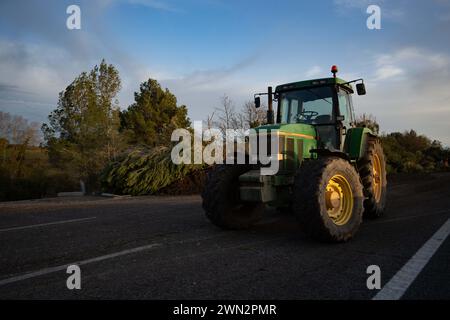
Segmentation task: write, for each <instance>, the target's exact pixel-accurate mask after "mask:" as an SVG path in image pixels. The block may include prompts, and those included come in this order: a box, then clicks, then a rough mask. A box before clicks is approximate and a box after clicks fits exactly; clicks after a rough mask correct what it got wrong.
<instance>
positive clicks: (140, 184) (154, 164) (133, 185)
mask: <svg viewBox="0 0 450 320" xmlns="http://www.w3.org/2000/svg"><path fill="white" fill-rule="evenodd" d="M170 154H171V148H170V147H169V146H159V147H154V148H151V149H148V148H140V149H135V150H132V151H131V152H129V153H128V155H127V156H125V157H124V158H123V159H122V160H120V161H118V162H115V163H113V164H111V165H110V166H109V167H108V168H107V169H106V170H105V172H104V174H103V184H104V186H105V187H106V189H107V190H109V191H111V192H114V193H122V194H131V195H146V194H154V193H156V192H158V191H159V190H161V189H162V188H164V187H166V186H168V185H170V184H171V183H173V182H174V181H177V180H179V179H182V178H183V177H185V176H187V175H188V174H190V173H192V172H194V171H196V170H199V169H201V168H202V166H201V165H185V164H182V165H175V164H174V163H173V162H172V160H171V157H170Z"/></svg>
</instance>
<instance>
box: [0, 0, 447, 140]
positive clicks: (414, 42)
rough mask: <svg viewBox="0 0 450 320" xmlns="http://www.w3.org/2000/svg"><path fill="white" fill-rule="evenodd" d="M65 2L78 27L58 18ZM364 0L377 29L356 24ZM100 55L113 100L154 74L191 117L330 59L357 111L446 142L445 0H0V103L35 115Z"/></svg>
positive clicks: (321, 68) (126, 100)
mask: <svg viewBox="0 0 450 320" xmlns="http://www.w3.org/2000/svg"><path fill="white" fill-rule="evenodd" d="M70 4H77V5H79V6H80V8H81V13H82V16H81V18H82V29H81V30H68V29H67V28H66V26H65V22H66V18H67V16H68V15H67V14H66V8H67V6H68V5H70ZM370 4H376V5H379V6H380V8H381V13H382V29H381V30H369V29H367V27H366V19H367V17H368V14H367V13H366V8H367V7H368V6H369V5H370ZM102 58H105V59H106V60H107V61H108V62H110V63H113V64H114V65H116V66H117V68H118V69H119V71H120V74H121V77H122V81H123V88H122V90H121V92H120V95H119V102H120V104H121V106H122V107H124V108H125V107H127V106H128V105H129V104H131V103H132V101H133V93H134V91H136V90H137V89H138V87H139V83H140V82H142V81H145V80H146V79H148V78H155V79H157V80H158V81H160V82H161V83H162V84H163V86H165V87H168V88H169V89H170V90H171V91H173V92H174V93H175V94H176V96H177V97H178V101H179V103H180V104H186V105H187V106H188V109H189V116H190V117H191V119H192V120H203V119H206V117H207V115H208V114H210V113H211V112H212V111H213V110H214V108H215V107H217V106H218V105H219V104H220V97H221V96H223V95H224V94H227V95H228V96H229V97H230V98H231V99H232V100H233V101H234V103H235V105H236V108H239V107H240V106H241V105H242V104H243V103H244V102H245V101H247V100H250V99H251V98H252V95H253V93H254V92H260V91H262V90H264V89H265V88H266V87H267V86H268V85H274V86H275V85H277V84H280V83H285V82H291V81H297V80H302V79H306V78H315V77H325V76H328V75H329V67H330V66H331V65H332V64H337V65H338V66H339V68H340V76H341V77H343V78H345V79H348V80H351V79H353V78H359V77H363V78H365V80H366V85H367V91H368V94H367V96H364V97H355V105H356V112H357V113H363V112H365V113H371V114H373V115H375V116H376V117H377V119H378V120H379V122H380V124H381V129H382V130H383V131H386V132H391V131H401V130H406V129H410V128H414V129H416V130H417V131H419V132H420V133H425V134H427V135H428V136H430V137H432V138H436V139H439V140H441V141H443V142H444V143H445V144H447V145H450V130H449V128H450V103H449V101H450V90H449V84H450V0H430V1H419V0H412V1H411V0H410V1H406V0H403V1H402V0H397V1H395V0H391V1H388V0H378V1H375V0H374V1H371V0H322V1H277V2H275V1H267V2H265V1H233V0H228V1H225V0H191V1H189V0H184V1H180V0H98V1H95V0H91V1H72V0H71V1H65V0H64V1H61V0H59V1H58V0H29V1H22V0H15V1H10V0H2V1H1V2H0V111H6V112H10V113H13V114H20V115H23V116H25V117H27V118H29V119H30V120H34V121H45V119H46V116H47V114H48V113H49V112H50V111H51V110H52V109H54V107H55V105H56V102H57V98H58V92H60V91H61V90H63V89H64V88H65V87H66V86H67V85H68V84H69V83H70V82H71V81H72V80H73V79H74V78H75V77H76V76H77V75H78V74H79V73H80V72H82V71H85V70H89V69H90V68H92V66H93V65H95V64H98V63H99V62H100V60H101V59H102Z"/></svg>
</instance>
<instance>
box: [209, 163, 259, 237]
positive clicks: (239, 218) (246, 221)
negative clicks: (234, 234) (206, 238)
mask: <svg viewBox="0 0 450 320" xmlns="http://www.w3.org/2000/svg"><path fill="white" fill-rule="evenodd" d="M250 169H251V166H249V165H217V166H216V167H215V168H214V169H213V170H212V171H211V172H210V173H209V175H208V179H207V182H206V184H205V188H204V190H203V192H202V198H203V209H204V210H205V213H206V216H207V217H208V219H209V220H210V221H211V222H212V223H213V224H215V225H216V226H218V227H220V228H223V229H245V228H248V227H250V226H252V225H253V224H254V223H255V222H257V221H258V220H259V219H260V217H261V212H262V210H263V207H264V205H263V204H262V203H254V202H243V201H241V200H240V197H239V176H240V175H241V174H243V173H245V172H247V171H249V170H250Z"/></svg>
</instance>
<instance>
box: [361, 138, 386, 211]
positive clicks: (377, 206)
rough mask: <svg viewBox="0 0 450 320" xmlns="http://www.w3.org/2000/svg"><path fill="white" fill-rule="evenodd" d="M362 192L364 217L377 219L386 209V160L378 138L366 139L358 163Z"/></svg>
mask: <svg viewBox="0 0 450 320" xmlns="http://www.w3.org/2000/svg"><path fill="white" fill-rule="evenodd" d="M358 171H359V175H360V177H361V181H362V184H363V188H364V189H363V190H364V197H365V200H364V217H367V218H378V217H381V216H382V215H383V214H384V209H385V207H386V191H387V190H386V186H387V179H386V160H385V157H384V153H383V147H382V146H381V142H380V140H379V139H378V138H375V137H368V138H367V144H366V151H365V154H364V157H363V158H362V159H361V160H360V161H359V162H358Z"/></svg>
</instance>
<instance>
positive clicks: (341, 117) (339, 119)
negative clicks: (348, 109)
mask: <svg viewBox="0 0 450 320" xmlns="http://www.w3.org/2000/svg"><path fill="white" fill-rule="evenodd" d="M344 120H345V117H344V116H337V117H336V121H344Z"/></svg>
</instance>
